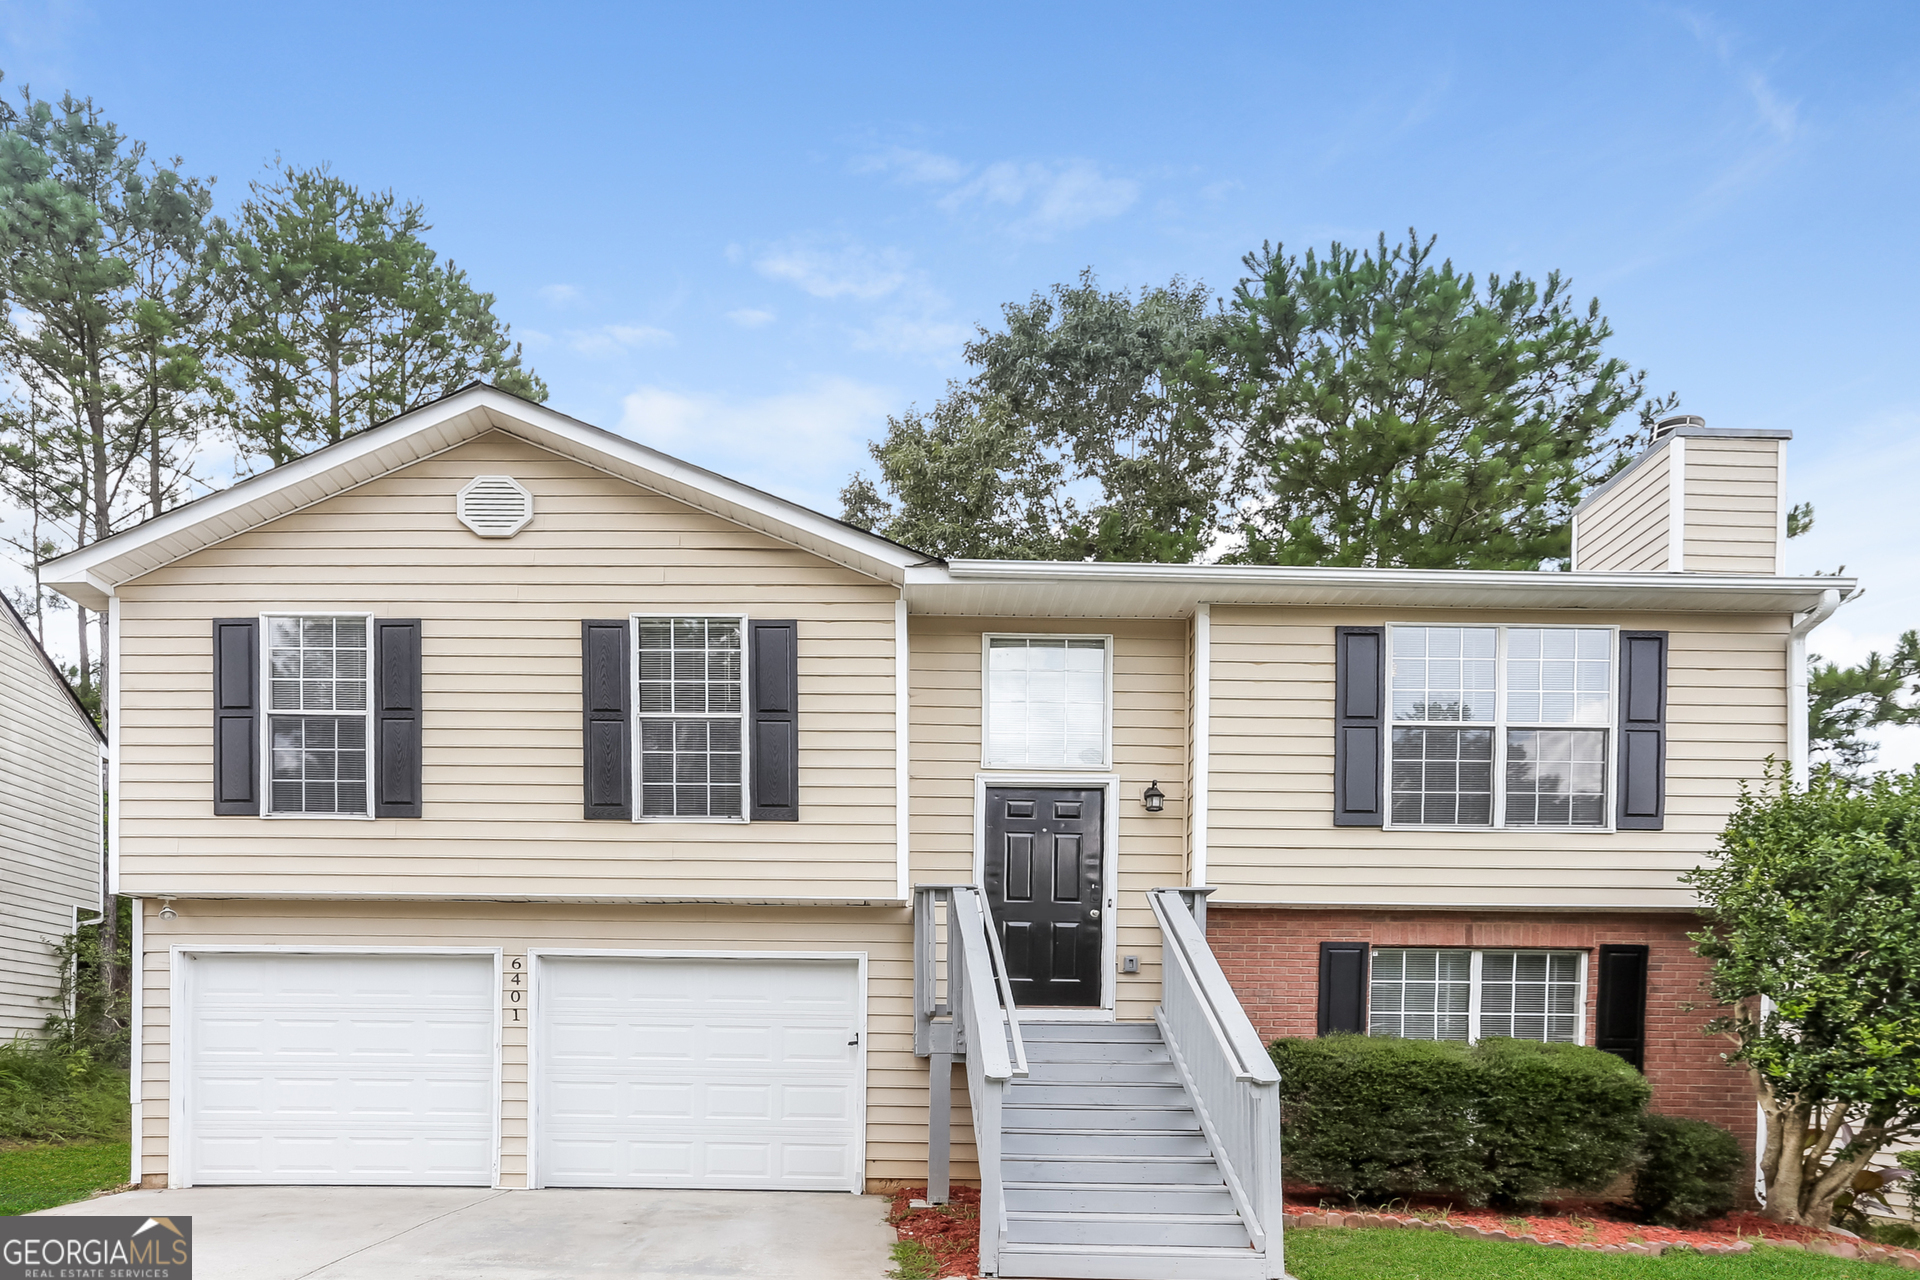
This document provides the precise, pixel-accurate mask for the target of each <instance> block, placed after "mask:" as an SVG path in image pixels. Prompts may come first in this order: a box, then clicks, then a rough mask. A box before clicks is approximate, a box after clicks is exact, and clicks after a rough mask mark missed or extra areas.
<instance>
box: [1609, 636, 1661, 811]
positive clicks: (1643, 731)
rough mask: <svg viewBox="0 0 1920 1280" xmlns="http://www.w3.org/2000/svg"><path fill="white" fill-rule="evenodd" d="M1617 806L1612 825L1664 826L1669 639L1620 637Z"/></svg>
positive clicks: (1659, 637)
mask: <svg viewBox="0 0 1920 1280" xmlns="http://www.w3.org/2000/svg"><path fill="white" fill-rule="evenodd" d="M1618 790H1619V793H1620V802H1619V808H1618V810H1617V811H1616V812H1615V815H1614V825H1615V826H1616V827H1618V828H1619V829H1621V830H1623V831H1658V830H1660V829H1661V828H1662V827H1664V826H1665V825H1666V821H1667V633H1666V632H1664V631H1622V632H1621V633H1620V782H1619V788H1618Z"/></svg>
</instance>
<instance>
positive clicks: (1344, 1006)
mask: <svg viewBox="0 0 1920 1280" xmlns="http://www.w3.org/2000/svg"><path fill="white" fill-rule="evenodd" d="M1366 1029H1367V944H1366V943H1364V942H1323V943H1321V944H1320V1034H1321V1035H1323V1036H1324V1035H1331V1034H1332V1033H1333V1032H1335V1031H1354V1032H1363V1033H1364V1032H1365V1031H1366Z"/></svg>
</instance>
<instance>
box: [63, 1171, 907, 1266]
mask: <svg viewBox="0 0 1920 1280" xmlns="http://www.w3.org/2000/svg"><path fill="white" fill-rule="evenodd" d="M45 1212H46V1214H48V1215H49V1216H56V1215H67V1214H76V1215H84V1214H141V1215H145V1216H160V1215H175V1216H177V1215H186V1216H190V1217H191V1218H192V1219H193V1238H194V1253H195V1256H194V1272H193V1274H194V1277H195V1280H394V1278H395V1277H400V1276H404V1277H406V1278H407V1280H548V1278H549V1277H551V1278H552V1280H562V1278H567V1277H581V1276H621V1277H631V1278H633V1280H641V1278H643V1277H655V1276H658V1277H671V1278H672V1280H736V1278H737V1277H743V1276H750V1277H754V1278H755V1280H774V1278H776V1277H777V1278H778V1280H880V1278H881V1276H882V1275H883V1274H884V1273H885V1272H886V1270H887V1267H888V1266H889V1259H888V1257H887V1249H888V1246H890V1245H891V1244H892V1243H893V1231H892V1229H891V1228H889V1227H888V1226H887V1225H886V1213H887V1201H886V1199H885V1198H884V1197H881V1196H855V1195H845V1194H841V1195H834V1194H830V1193H824V1192H788V1191H560V1190H551V1191H491V1190H474V1189H466V1188H457V1189H456V1188H440V1187H191V1188H188V1189H187V1190H184V1191H126V1192H122V1193H121V1194H119V1195H115V1196H103V1197H101V1198H100V1199H98V1200H86V1201H82V1202H81V1203H79V1204H69V1205H62V1206H61V1207H60V1208H58V1209H48V1210H46V1211H45Z"/></svg>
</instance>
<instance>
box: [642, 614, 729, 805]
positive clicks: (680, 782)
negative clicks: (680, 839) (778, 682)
mask: <svg viewBox="0 0 1920 1280" xmlns="http://www.w3.org/2000/svg"><path fill="white" fill-rule="evenodd" d="M634 629H635V646H634V650H635V655H636V657H637V658H638V661H637V662H635V663H634V675H635V679H636V681H637V683H638V688H637V690H636V692H637V694H638V696H637V697H636V698H635V699H634V706H635V707H636V708H637V709H638V715H637V716H636V717H635V719H636V722H637V723H636V732H637V735H638V739H639V741H638V751H637V752H636V755H637V757H638V759H639V765H640V769H639V772H640V787H639V790H640V816H641V817H642V818H678V819H685V818H722V819H732V820H740V819H744V818H745V817H746V810H745V808H744V797H745V795H746V781H747V779H746V768H747V762H746V752H745V750H744V748H743V741H744V736H745V735H744V727H745V720H746V702H745V699H744V697H743V686H744V682H745V680H744V677H745V670H746V664H745V660H744V659H745V648H744V639H743V632H744V629H745V620H744V619H742V618H738V617H723V618H699V617H675V618H650V617H642V618H638V619H636V620H635V624H634Z"/></svg>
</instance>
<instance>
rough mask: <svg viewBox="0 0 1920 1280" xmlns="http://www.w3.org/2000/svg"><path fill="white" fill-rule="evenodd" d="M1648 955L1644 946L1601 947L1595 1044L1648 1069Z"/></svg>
mask: <svg viewBox="0 0 1920 1280" xmlns="http://www.w3.org/2000/svg"><path fill="white" fill-rule="evenodd" d="M1647 954H1648V950H1647V948H1646V947H1644V946H1604V947H1601V948H1600V956H1599V968H1600V990H1599V998H1598V999H1597V1000H1596V1001H1595V1004H1596V1010H1595V1013H1596V1017H1595V1025H1594V1035H1593V1044H1594V1047H1595V1048H1597V1049H1605V1050H1606V1051H1607V1052H1608V1053H1613V1054H1618V1055H1619V1056H1620V1057H1622V1058H1625V1059H1626V1060H1627V1061H1628V1062H1631V1063H1632V1064H1633V1065H1634V1066H1636V1067H1638V1068H1640V1069H1641V1070H1642V1071H1645V1070H1646V1069H1647V1062H1646V1057H1647Z"/></svg>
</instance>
